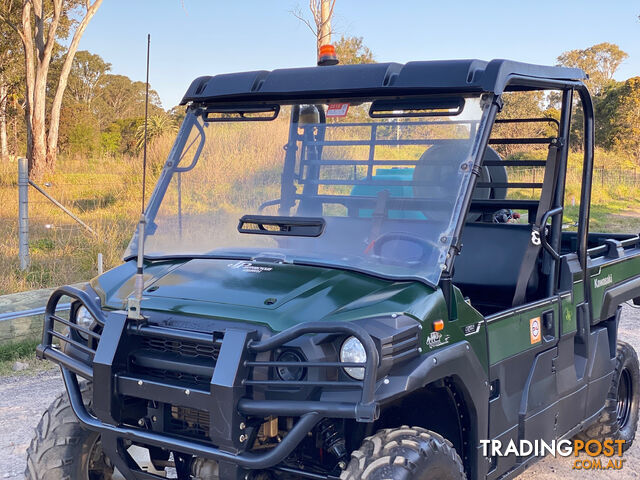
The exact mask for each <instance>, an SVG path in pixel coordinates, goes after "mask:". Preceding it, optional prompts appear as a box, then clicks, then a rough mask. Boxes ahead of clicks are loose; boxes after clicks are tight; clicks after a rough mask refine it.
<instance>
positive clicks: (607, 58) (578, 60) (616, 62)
mask: <svg viewBox="0 0 640 480" xmlns="http://www.w3.org/2000/svg"><path fill="white" fill-rule="evenodd" d="M628 56H629V55H628V54H627V53H626V52H624V51H623V50H621V49H620V47H619V46H618V45H616V44H614V43H608V42H603V43H598V44H597V45H593V46H592V47H589V48H585V49H583V50H570V51H568V52H564V53H563V54H562V55H560V56H559V57H558V63H559V64H560V65H562V66H565V67H572V68H581V69H582V70H584V71H585V72H586V73H588V74H589V79H588V80H587V81H586V82H585V83H586V84H587V86H588V87H589V89H590V90H591V92H592V93H593V94H594V95H596V96H597V95H600V94H601V93H602V92H603V91H604V89H605V88H606V87H607V85H608V84H609V83H610V82H611V81H612V80H613V75H614V73H615V72H616V70H617V69H618V67H620V65H621V64H622V62H623V61H624V60H625V59H626V58H627V57H628Z"/></svg>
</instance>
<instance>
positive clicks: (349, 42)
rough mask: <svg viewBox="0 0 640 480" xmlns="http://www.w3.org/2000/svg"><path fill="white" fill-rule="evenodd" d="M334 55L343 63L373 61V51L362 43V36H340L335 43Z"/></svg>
mask: <svg viewBox="0 0 640 480" xmlns="http://www.w3.org/2000/svg"><path fill="white" fill-rule="evenodd" d="M335 47H336V55H337V57H338V60H340V63H341V64H343V65H354V64H360V63H375V60H374V58H373V53H372V52H371V50H369V48H368V47H367V46H366V45H365V44H364V41H363V38H362V37H345V36H344V35H343V36H342V37H340V40H338V41H337V42H336V43H335Z"/></svg>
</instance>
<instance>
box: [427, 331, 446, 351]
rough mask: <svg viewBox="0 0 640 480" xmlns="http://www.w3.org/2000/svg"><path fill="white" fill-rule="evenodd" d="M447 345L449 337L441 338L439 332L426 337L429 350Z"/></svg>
mask: <svg viewBox="0 0 640 480" xmlns="http://www.w3.org/2000/svg"><path fill="white" fill-rule="evenodd" d="M447 343H449V335H446V336H443V335H442V334H441V333H440V332H431V334H430V335H429V336H428V337H427V346H428V347H429V348H435V347H439V346H441V345H446V344H447Z"/></svg>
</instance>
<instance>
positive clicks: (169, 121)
mask: <svg viewBox="0 0 640 480" xmlns="http://www.w3.org/2000/svg"><path fill="white" fill-rule="evenodd" d="M177 130H178V126H177V125H176V123H175V121H174V119H173V118H171V117H170V116H168V115H153V116H151V117H149V121H148V122H147V141H148V142H149V143H151V142H152V141H153V140H154V139H156V138H159V137H162V136H164V135H167V134H172V133H175V132H176V131H177ZM136 140H137V144H136V145H137V148H138V150H140V149H142V147H143V146H144V123H143V124H142V125H140V126H139V127H138V129H137V131H136Z"/></svg>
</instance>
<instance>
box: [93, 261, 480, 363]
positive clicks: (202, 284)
mask: <svg viewBox="0 0 640 480" xmlns="http://www.w3.org/2000/svg"><path fill="white" fill-rule="evenodd" d="M134 274H135V264H134V262H133V261H130V262H127V263H125V264H123V265H121V266H119V267H117V268H115V269H113V270H110V271H108V272H106V273H104V274H103V275H101V276H99V277H96V278H95V279H94V280H92V282H91V286H92V287H93V288H94V290H95V291H96V292H97V293H98V296H99V297H100V300H101V303H102V305H103V307H104V308H107V309H113V310H120V309H124V308H126V303H127V298H128V297H129V296H130V295H131V294H132V293H133V289H134V280H133V275H134ZM454 291H455V303H454V305H453V307H454V308H452V311H453V312H454V313H455V315H454V318H453V319H452V320H449V312H448V311H447V307H446V302H445V299H444V296H443V294H442V291H441V290H440V289H437V290H433V289H432V288H430V287H428V286H426V285H424V284H422V283H420V282H395V281H389V280H384V279H380V278H376V277H372V276H369V275H363V274H360V273H354V272H348V271H344V270H338V269H331V268H322V267H311V266H303V265H290V264H274V263H257V262H236V261H229V260H219V259H198V260H185V261H170V262H158V263H154V264H149V265H148V266H146V268H145V292H144V296H143V301H142V306H143V308H144V309H145V310H147V311H158V312H168V313H176V314H184V315H195V316H198V317H205V318H206V317H209V318H217V319H224V320H232V321H239V322H246V323H259V324H262V325H266V326H268V327H269V328H270V329H271V330H273V331H275V332H278V331H282V330H285V329H287V328H289V327H292V326H294V325H297V324H299V323H304V322H311V321H322V320H331V321H354V320H366V319H367V318H372V317H376V316H380V315H391V314H394V313H402V314H405V315H408V316H411V317H413V318H415V319H416V320H418V321H420V322H421V323H422V325H423V328H422V338H421V348H422V351H423V353H424V354H428V353H430V352H432V351H434V350H437V349H439V348H442V347H444V346H449V345H452V344H453V343H456V342H460V341H468V342H469V343H470V345H471V346H472V348H473V349H474V351H475V353H476V355H477V356H478V358H479V360H480V363H481V364H482V365H483V366H484V367H485V368H487V365H488V363H487V346H486V332H485V326H484V319H483V317H482V316H481V315H480V314H479V313H478V312H477V311H476V310H474V309H473V308H472V307H470V306H469V305H468V304H467V303H466V302H465V301H464V299H463V298H462V295H461V294H460V291H459V290H458V289H457V288H456V289H454ZM438 320H442V321H443V322H444V329H443V330H442V331H440V332H434V331H433V324H434V322H436V321H438ZM467 326H474V328H473V330H472V331H469V332H466V333H465V327H467Z"/></svg>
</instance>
